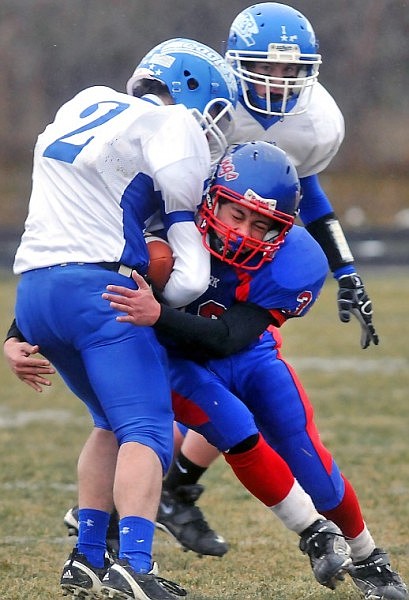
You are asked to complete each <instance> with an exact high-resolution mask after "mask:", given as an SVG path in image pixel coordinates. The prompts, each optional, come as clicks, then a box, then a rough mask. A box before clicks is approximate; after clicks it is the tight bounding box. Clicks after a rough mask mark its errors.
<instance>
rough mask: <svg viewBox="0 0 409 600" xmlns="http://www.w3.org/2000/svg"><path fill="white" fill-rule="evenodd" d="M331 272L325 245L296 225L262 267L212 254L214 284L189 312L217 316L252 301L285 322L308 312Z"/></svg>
mask: <svg viewBox="0 0 409 600" xmlns="http://www.w3.org/2000/svg"><path fill="white" fill-rule="evenodd" d="M327 273H328V262H327V259H326V257H325V254H324V252H323V251H322V249H321V247H320V246H319V245H318V243H317V242H316V241H315V240H314V239H313V238H312V237H311V236H310V234H309V233H308V232H307V231H306V230H305V229H304V228H302V227H299V226H297V225H294V226H293V227H292V229H291V230H290V232H289V233H288V235H287V237H286V238H285V242H284V244H283V246H282V247H281V248H280V249H279V251H278V252H277V254H276V255H275V257H274V258H273V260H272V261H271V262H267V263H264V265H263V266H261V267H260V269H258V270H255V271H248V270H244V269H238V268H235V267H232V266H230V265H228V264H226V263H224V262H222V261H221V260H219V259H217V258H216V257H214V256H212V260H211V277H210V285H209V287H208V289H207V290H206V292H205V293H204V294H202V295H201V296H200V297H199V298H198V299H197V300H195V301H194V302H192V303H191V304H189V305H188V306H187V307H186V311H188V312H190V313H192V314H198V315H201V316H204V317H213V318H217V317H218V316H220V315H221V314H222V312H223V311H224V310H226V309H227V308H229V307H230V306H232V305H233V304H234V303H235V302H252V303H254V304H257V305H258V306H261V307H263V308H266V309H267V310H269V311H271V313H272V315H273V316H274V317H275V320H278V322H279V323H280V324H281V323H282V322H284V321H285V320H286V319H287V318H291V317H300V316H303V315H304V314H306V312H307V311H308V310H309V309H310V308H311V306H312V304H313V303H314V302H315V300H316V299H317V297H318V295H319V293H320V290H321V288H322V286H323V284H324V281H325V278H326V276H327Z"/></svg>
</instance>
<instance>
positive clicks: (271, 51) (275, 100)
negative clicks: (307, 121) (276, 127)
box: [226, 2, 321, 117]
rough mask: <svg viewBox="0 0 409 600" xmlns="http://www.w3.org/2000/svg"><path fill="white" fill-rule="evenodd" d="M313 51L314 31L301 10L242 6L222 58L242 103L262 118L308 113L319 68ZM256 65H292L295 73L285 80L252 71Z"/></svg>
mask: <svg viewBox="0 0 409 600" xmlns="http://www.w3.org/2000/svg"><path fill="white" fill-rule="evenodd" d="M317 52H318V41H317V39H316V37H315V33H314V30H313V28H312V26H311V23H310V22H309V21H308V20H307V19H306V18H305V17H304V15H303V14H302V13H300V11H298V10H296V9H294V8H292V7H291V6H287V5H285V4H279V3H277V2H264V3H260V4H254V5H253V6H250V7H249V8H246V9H245V10H243V11H242V12H241V13H239V14H238V15H237V17H236V18H235V19H234V21H233V23H232V25H231V28H230V32H229V39H228V42H227V51H226V60H227V62H229V63H230V64H231V65H232V67H233V70H234V73H235V75H236V77H237V80H238V82H239V86H240V92H239V93H240V96H241V99H242V101H243V102H244V103H245V105H246V106H247V107H248V108H249V109H251V110H253V111H255V112H257V113H261V114H263V115H269V116H277V117H283V116H285V115H290V114H291V115H297V114H301V113H303V112H305V110H306V109H307V105H308V101H309V97H310V95H311V91H312V88H313V85H314V84H315V83H316V81H317V78H318V72H319V65H320V64H321V55H320V54H317ZM254 63H281V64H286V65H295V66H296V67H297V69H298V71H297V75H296V76H295V77H293V76H291V77H289V78H282V77H273V76H269V75H261V74H256V73H254V72H253V70H254ZM252 65H253V68H252ZM257 84H258V85H260V84H263V85H264V86H265V95H264V94H263V96H260V95H258V94H257V93H256V91H255V87H254V86H255V85H257ZM272 88H274V91H272ZM277 90H279V91H277ZM301 99H302V101H301Z"/></svg>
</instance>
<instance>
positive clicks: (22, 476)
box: [0, 269, 409, 600]
mask: <svg viewBox="0 0 409 600" xmlns="http://www.w3.org/2000/svg"><path fill="white" fill-rule="evenodd" d="M363 275H364V276H365V282H366V285H367V288H368V290H369V292H370V295H371V297H372V300H373V303H374V308H375V324H376V326H377V329H378V332H379V335H380V338H381V344H380V345H379V346H378V347H377V348H374V347H370V348H368V349H367V350H365V351H362V350H361V349H360V347H359V331H358V325H357V324H356V323H355V322H354V323H351V324H349V325H345V324H341V323H340V322H339V321H338V320H337V315H336V306H335V294H336V284H335V283H334V282H333V281H332V280H331V279H330V280H329V281H328V282H327V284H326V287H325V290H324V292H323V294H322V295H321V298H320V300H319V302H318V303H317V305H316V306H315V307H314V308H313V310H312V311H311V313H310V314H309V315H308V316H307V317H305V318H304V319H300V320H298V321H297V322H290V323H288V324H287V325H286V326H285V329H284V330H283V333H284V337H285V340H286V341H285V344H284V350H286V355H287V358H290V359H291V361H292V363H293V364H294V366H295V367H296V368H297V369H298V371H299V374H300V375H301V379H302V380H303V382H304V385H305V387H306V388H307V390H308V392H309V394H310V397H311V398H312V400H313V403H314V405H315V409H316V420H317V422H318V425H319V427H320V430H321V434H322V437H323V439H324V441H325V443H326V445H327V446H328V447H329V448H330V449H331V450H332V451H333V453H334V455H335V457H336V459H337V462H338V463H339V464H340V466H341V467H342V469H343V471H344V472H345V474H346V475H347V476H348V477H349V478H350V480H351V481H352V483H353V484H354V486H355V488H356V490H357V491H358V494H359V496H360V500H361V504H362V507H363V510H364V516H365V519H366V522H367V524H368V525H369V527H370V529H371V532H372V534H373V536H374V537H375V540H376V542H377V543H378V545H380V546H385V548H387V549H388V550H389V552H390V554H391V557H392V560H393V565H394V567H395V568H396V569H397V570H399V571H400V573H401V574H402V576H403V577H404V578H405V579H406V581H409V436H408V428H409V402H408V395H409V350H408V340H409V320H408V314H407V307H408V297H409V277H408V271H407V270H400V271H396V270H393V269H391V270H388V271H383V272H382V273H377V274H375V273H374V272H367V273H365V272H364V273H363ZM14 285H15V280H14V279H11V278H9V277H8V276H6V275H3V276H2V277H1V276H0V315H1V330H2V331H3V332H4V333H5V332H6V330H7V328H8V325H9V323H10V321H11V317H12V313H13V301H14ZM0 381H1V391H0V393H1V400H0V452H1V456H2V465H1V469H0V519H1V544H0V575H1V576H0V598H1V599H2V600H20V599H30V600H39V599H42V600H48V599H54V598H59V597H61V593H60V590H59V585H58V583H59V577H60V572H61V567H62V564H63V562H64V560H65V559H66V557H67V555H68V553H69V551H70V549H71V546H72V543H73V542H72V539H70V538H68V537H67V536H66V530H65V528H64V526H63V523H62V517H63V515H64V513H65V511H66V510H67V509H68V508H69V507H70V506H71V505H72V504H74V503H75V501H76V485H75V466H76V458H77V455H78V453H79V450H80V448H81V445H82V443H83V441H84V440H85V437H86V435H87V433H88V431H89V427H90V423H89V420H88V417H87V415H86V412H85V410H84V409H83V407H82V405H81V404H80V402H79V401H77V400H76V399H75V398H74V397H73V396H72V395H71V394H70V393H69V392H68V391H67V390H66V389H65V388H64V386H63V384H62V383H61V382H60V380H59V379H58V377H55V378H54V385H53V387H52V389H50V390H46V391H45V392H43V393H42V394H35V393H34V392H33V391H32V390H31V389H30V388H28V387H26V386H25V385H24V384H22V383H21V382H20V381H19V380H17V379H16V378H15V377H14V376H13V375H12V374H11V373H10V372H9V371H8V369H7V366H6V364H5V361H4V360H2V361H0ZM203 483H204V484H205V485H206V488H207V490H206V493H205V494H204V496H203V497H202V499H201V500H200V506H201V507H202V508H203V509H204V511H205V513H206V516H207V517H208V520H209V522H210V524H211V525H212V526H213V527H214V528H215V529H216V530H217V531H218V532H220V533H221V534H223V535H224V536H225V537H226V539H227V540H228V541H229V543H230V551H229V552H228V554H227V555H226V556H225V557H224V558H222V559H217V558H210V557H204V558H199V557H197V556H196V555H194V554H193V553H191V552H189V553H184V552H182V551H181V550H180V549H179V548H178V547H177V546H175V544H174V543H173V542H172V541H171V540H170V539H169V538H168V537H167V536H166V535H165V534H164V533H162V532H158V533H157V536H156V541H155V559H156V560H157V561H158V562H159V565H160V568H161V572H162V573H163V575H164V576H165V577H169V578H170V579H174V580H175V581H178V582H179V583H181V584H183V585H184V586H185V587H186V588H187V589H188V590H189V592H190V594H189V598H190V599H191V600H247V599H249V600H250V599H251V600H270V599H271V600H272V599H274V600H290V599H291V600H301V599H304V598H310V599H313V600H324V599H331V598H332V599H334V600H340V599H345V600H352V599H358V598H360V595H359V594H358V591H357V590H356V588H355V587H354V586H353V584H352V583H351V582H350V581H345V582H344V583H343V584H342V586H340V587H339V588H338V590H336V591H335V592H332V591H330V590H328V589H326V588H323V587H320V586H319V585H318V584H317V583H315V580H314V579H313V577H312V574H311V572H310V568H309V564H308V560H307V559H306V557H304V556H303V555H301V553H300V552H299V550H298V548H297V544H298V539H297V536H295V534H293V533H291V532H287V531H286V530H285V529H284V527H283V526H282V525H281V524H280V523H279V522H278V521H277V520H276V519H275V518H274V517H273V516H272V515H271V513H270V512H269V511H268V510H267V509H265V507H264V506H262V505H261V504H260V503H259V502H258V501H256V500H255V499H253V498H252V497H251V496H250V495H249V494H248V493H247V492H246V491H245V490H244V489H243V488H242V487H241V486H240V484H239V483H238V482H237V481H236V480H235V479H234V478H233V476H232V474H231V473H230V471H229V469H228V467H227V466H226V465H225V463H224V462H223V460H222V459H219V460H218V461H217V462H216V464H215V465H214V467H212V469H210V470H209V471H208V472H207V473H206V474H205V476H204V479H203Z"/></svg>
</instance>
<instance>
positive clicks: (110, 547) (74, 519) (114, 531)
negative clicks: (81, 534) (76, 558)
mask: <svg viewBox="0 0 409 600" xmlns="http://www.w3.org/2000/svg"><path fill="white" fill-rule="evenodd" d="M64 525H65V526H66V527H67V529H68V535H74V536H77V537H78V506H73V507H72V508H70V509H69V510H68V511H67V512H66V513H65V516H64ZM106 544H107V552H108V554H109V555H110V556H111V557H112V558H115V557H117V556H118V552H119V529H118V513H117V512H116V511H114V512H113V513H112V514H111V519H110V521H109V526H108V531H107V539H106Z"/></svg>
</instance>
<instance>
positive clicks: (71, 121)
mask: <svg viewBox="0 0 409 600" xmlns="http://www.w3.org/2000/svg"><path fill="white" fill-rule="evenodd" d="M209 170H210V152H209V147H208V143H207V141H206V137H205V134H204V133H203V131H202V129H201V127H200V126H199V125H198V123H197V122H196V121H195V119H194V118H193V116H192V115H191V114H190V113H189V111H188V110H187V109H186V108H185V107H184V106H182V105H177V106H175V105H172V106H155V105H153V104H152V103H151V102H148V101H145V100H143V99H139V98H134V97H132V96H129V95H127V94H122V93H119V92H117V91H115V90H112V89H110V88H108V87H103V86H97V87H91V88H88V89H85V90H83V91H82V92H80V93H79V94H77V95H76V96H75V97H74V98H73V99H72V100H70V101H69V102H67V103H66V104H64V105H63V106H62V107H61V108H60V110H59V111H58V112H57V115H56V117H55V120H54V122H53V123H51V124H50V125H48V127H46V129H45V131H44V132H43V133H42V134H40V136H39V137H38V140H37V144H36V147H35V151H34V166H33V187H32V193H31V198H30V204H29V213H28V217H27V220H26V224H25V231H24V234H23V236H22V240H21V243H20V246H19V248H18V250H17V253H16V257H15V262H14V272H15V273H17V274H19V273H22V272H24V271H28V270H32V269H37V268H42V267H47V266H51V265H58V264H63V263H69V262H80V263H81V262H84V263H99V262H118V263H123V264H125V265H128V266H130V267H135V268H137V269H138V270H140V272H142V274H144V272H146V267H147V260H148V255H147V250H146V244H145V242H144V238H143V231H144V229H145V225H146V223H147V221H148V220H149V219H150V218H151V217H152V215H154V214H155V213H156V214H160V215H161V218H162V219H163V221H164V224H165V227H166V228H167V229H168V230H169V231H168V237H169V240H170V242H171V244H172V248H173V251H174V255H175V275H174V276H173V275H172V277H171V280H170V281H169V283H168V285H167V286H166V290H165V291H167V296H168V298H167V299H168V300H169V302H170V303H171V304H172V305H174V306H177V305H179V306H181V305H184V304H186V303H187V302H189V301H190V300H189V298H190V297H192V296H194V297H195V296H196V295H197V292H198V290H199V289H200V290H201V292H202V291H204V289H206V287H207V284H208V281H209V273H210V264H209V263H210V261H209V257H208V255H207V253H206V251H205V249H204V247H203V245H202V243H201V238H200V235H199V233H198V232H197V230H196V227H195V224H194V220H193V217H194V213H195V211H196V208H197V206H198V204H199V203H200V202H201V199H202V194H203V188H204V185H205V182H206V180H207V178H208V175H209ZM178 231H180V236H179V235H178V233H177V232H178ZM186 254H187V256H188V257H189V258H190V260H191V261H192V263H193V265H194V269H193V268H192V264H190V265H187V259H186ZM189 287H191V288H192V289H191V291H190V292H189V293H187V294H186V295H183V301H182V298H181V296H180V294H181V292H183V293H184V292H188V290H189ZM201 292H200V293H201ZM165 296H166V294H165Z"/></svg>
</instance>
